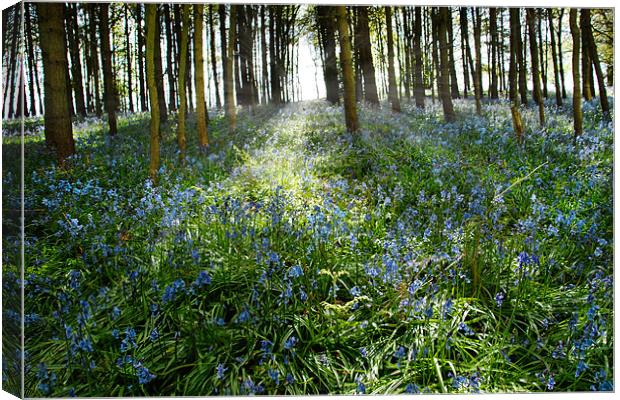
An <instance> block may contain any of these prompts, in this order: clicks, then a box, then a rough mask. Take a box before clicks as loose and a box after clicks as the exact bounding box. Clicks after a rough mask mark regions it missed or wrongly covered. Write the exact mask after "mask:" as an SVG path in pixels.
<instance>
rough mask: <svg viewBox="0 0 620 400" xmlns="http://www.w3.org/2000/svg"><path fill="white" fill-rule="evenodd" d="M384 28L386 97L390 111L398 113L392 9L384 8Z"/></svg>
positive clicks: (398, 101) (398, 100) (398, 102)
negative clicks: (385, 43)
mask: <svg viewBox="0 0 620 400" xmlns="http://www.w3.org/2000/svg"><path fill="white" fill-rule="evenodd" d="M385 27H386V29H387V53H388V85H389V87H388V97H389V99H390V103H391V104H392V111H394V112H400V99H399V98H398V88H397V87H396V72H395V71H394V36H393V34H392V7H390V6H388V7H385Z"/></svg>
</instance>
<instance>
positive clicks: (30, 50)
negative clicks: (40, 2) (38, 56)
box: [3, 3, 43, 115]
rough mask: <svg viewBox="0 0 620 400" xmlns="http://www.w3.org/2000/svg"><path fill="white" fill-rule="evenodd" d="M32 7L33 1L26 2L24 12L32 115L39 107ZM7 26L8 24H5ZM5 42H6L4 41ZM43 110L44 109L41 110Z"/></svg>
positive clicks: (35, 113)
mask: <svg viewBox="0 0 620 400" xmlns="http://www.w3.org/2000/svg"><path fill="white" fill-rule="evenodd" d="M30 7H34V6H33V4H32V3H24V13H25V16H24V18H25V24H26V32H25V34H26V38H25V39H26V40H25V42H26V43H25V44H26V52H27V55H28V57H27V60H28V77H29V80H30V82H29V88H30V112H31V115H37V107H36V93H35V90H34V86H35V79H37V80H38V77H36V78H35V70H36V69H37V65H36V64H37V63H36V60H35V58H34V51H33V48H32V47H33V44H34V43H33V42H32V22H31V18H32V15H31V14H32V12H31V10H30ZM3 26H6V25H3ZM3 43H4V42H3ZM41 111H43V110H41Z"/></svg>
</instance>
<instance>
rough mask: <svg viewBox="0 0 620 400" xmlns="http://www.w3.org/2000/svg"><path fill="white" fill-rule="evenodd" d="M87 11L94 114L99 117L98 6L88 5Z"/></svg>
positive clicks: (100, 109) (100, 107) (100, 108)
mask: <svg viewBox="0 0 620 400" xmlns="http://www.w3.org/2000/svg"><path fill="white" fill-rule="evenodd" d="M87 6H88V11H89V15H90V26H89V33H90V59H91V62H92V67H93V78H94V85H93V86H94V87H95V93H94V94H95V114H96V115H97V116H98V117H100V116H101V112H102V108H103V107H102V104H101V93H100V87H99V70H100V68H99V44H98V40H97V9H98V7H99V4H94V3H89V4H88V5H87Z"/></svg>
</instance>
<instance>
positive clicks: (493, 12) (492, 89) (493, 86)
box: [489, 7, 499, 99]
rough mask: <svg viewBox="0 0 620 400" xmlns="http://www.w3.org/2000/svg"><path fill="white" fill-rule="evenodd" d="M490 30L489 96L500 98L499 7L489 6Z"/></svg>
mask: <svg viewBox="0 0 620 400" xmlns="http://www.w3.org/2000/svg"><path fill="white" fill-rule="evenodd" d="M489 30H490V31H491V46H490V47H491V70H490V74H491V79H490V85H489V97H490V98H492V99H497V98H499V94H498V91H497V51H496V48H497V42H498V39H497V8H495V7H491V8H489Z"/></svg>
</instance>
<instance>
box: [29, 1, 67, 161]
mask: <svg viewBox="0 0 620 400" xmlns="http://www.w3.org/2000/svg"><path fill="white" fill-rule="evenodd" d="M36 7H37V13H38V21H39V35H40V37H41V38H45V40H40V46H41V53H42V56H43V57H42V58H43V86H44V89H45V117H44V118H45V135H46V142H47V144H48V145H51V146H53V147H55V148H56V154H57V156H58V163H59V165H61V166H63V165H64V162H65V160H66V158H67V157H69V156H71V155H73V154H74V153H75V144H74V142H73V128H72V126H71V114H70V111H69V100H68V97H67V90H66V89H67V82H66V77H67V74H66V71H67V70H68V69H69V64H68V61H67V48H66V47H65V46H66V44H65V30H64V24H63V23H64V21H63V15H64V4H62V3H36Z"/></svg>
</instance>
